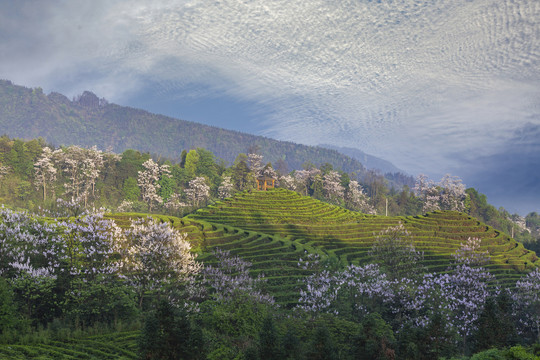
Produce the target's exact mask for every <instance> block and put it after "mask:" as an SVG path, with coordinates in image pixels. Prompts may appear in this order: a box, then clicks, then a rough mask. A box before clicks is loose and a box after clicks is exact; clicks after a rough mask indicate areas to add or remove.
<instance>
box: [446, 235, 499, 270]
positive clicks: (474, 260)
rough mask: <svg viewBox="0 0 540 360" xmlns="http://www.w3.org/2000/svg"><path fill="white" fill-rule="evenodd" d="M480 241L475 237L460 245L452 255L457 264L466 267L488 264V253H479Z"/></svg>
mask: <svg viewBox="0 0 540 360" xmlns="http://www.w3.org/2000/svg"><path fill="white" fill-rule="evenodd" d="M481 242H482V239H480V238H477V237H469V238H468V239H467V242H466V243H465V244H460V246H459V249H457V250H456V252H455V253H454V254H453V257H454V259H455V261H456V263H458V264H465V265H468V266H484V265H487V264H488V263H489V260H490V256H489V251H487V250H485V251H481V250H480V244H481Z"/></svg>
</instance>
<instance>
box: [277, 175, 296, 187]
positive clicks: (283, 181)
mask: <svg viewBox="0 0 540 360" xmlns="http://www.w3.org/2000/svg"><path fill="white" fill-rule="evenodd" d="M279 184H280V186H281V187H283V188H285V189H287V190H294V189H296V184H295V181H294V178H293V177H292V176H291V175H284V176H281V177H280V178H279Z"/></svg>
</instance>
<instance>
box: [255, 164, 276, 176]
mask: <svg viewBox="0 0 540 360" xmlns="http://www.w3.org/2000/svg"><path fill="white" fill-rule="evenodd" d="M258 176H268V177H271V178H272V179H277V178H278V174H277V172H276V171H275V170H274V168H273V167H272V164H270V163H268V164H266V165H265V166H264V167H263V168H262V169H261V170H260V171H259V173H258Z"/></svg>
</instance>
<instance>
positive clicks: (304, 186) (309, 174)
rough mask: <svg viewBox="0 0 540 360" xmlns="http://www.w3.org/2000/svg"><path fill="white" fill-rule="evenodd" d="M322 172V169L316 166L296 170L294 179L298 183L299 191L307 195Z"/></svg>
mask: <svg viewBox="0 0 540 360" xmlns="http://www.w3.org/2000/svg"><path fill="white" fill-rule="evenodd" d="M320 174H321V170H319V169H317V168H315V167H313V168H310V169H305V170H298V171H296V172H295V173H294V179H295V181H296V183H297V191H298V192H299V193H301V194H304V195H306V196H307V195H308V192H309V187H310V186H311V184H312V183H313V182H314V181H315V178H316V177H317V176H319V175H320Z"/></svg>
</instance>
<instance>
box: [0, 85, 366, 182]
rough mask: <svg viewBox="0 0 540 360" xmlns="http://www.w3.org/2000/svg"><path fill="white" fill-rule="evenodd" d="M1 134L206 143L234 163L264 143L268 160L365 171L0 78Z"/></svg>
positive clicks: (146, 146)
mask: <svg viewBox="0 0 540 360" xmlns="http://www.w3.org/2000/svg"><path fill="white" fill-rule="evenodd" d="M0 133H3V134H7V135H9V136H11V137H20V138H23V139H32V138H36V137H43V138H44V139H45V140H46V141H47V142H49V143H52V144H55V145H61V144H64V145H70V144H76V145H82V146H92V145H97V146H98V147H99V148H102V149H105V148H108V147H112V149H113V151H115V152H122V151H124V150H126V149H130V148H131V149H137V150H140V151H146V152H150V153H153V154H157V155H163V156H166V157H169V158H172V159H177V158H179V157H180V154H181V152H182V150H184V149H187V150H189V149H193V148H197V147H203V148H205V149H208V150H210V151H212V152H213V153H214V154H215V155H216V156H218V157H220V158H222V159H224V160H226V161H228V162H229V163H232V162H233V161H234V159H235V158H236V156H237V155H238V154H239V153H246V152H247V151H248V149H249V148H257V147H258V148H259V152H260V153H261V154H262V155H264V161H265V162H268V161H270V162H272V163H273V164H274V166H276V165H278V164H277V162H278V161H279V162H280V163H281V164H280V165H281V167H285V168H286V169H287V170H288V171H291V170H293V169H300V168H302V165H303V164H304V163H305V162H307V161H310V162H313V163H314V164H316V165H319V164H323V163H330V164H332V165H333V166H334V168H336V169H340V170H343V171H346V172H355V173H357V174H359V175H362V174H363V173H365V168H364V166H363V165H362V164H361V162H360V161H358V160H355V159H353V158H351V157H349V156H345V155H343V154H340V153H339V152H338V151H336V150H329V149H325V148H321V147H312V146H306V145H299V144H294V143H292V142H285V141H278V140H273V139H269V138H265V137H262V136H255V135H250V134H245V133H241V132H237V131H231V130H225V129H220V128H217V127H212V126H208V125H203V124H198V123H194V122H189V121H184V120H178V119H174V118H170V117H166V116H162V115H156V114H152V113H149V112H147V111H144V110H139V109H134V108H130V107H124V106H119V105H116V104H111V103H108V102H107V101H106V100H105V99H100V98H98V96H96V95H95V94H93V93H91V92H88V91H85V92H84V93H83V94H82V95H81V96H79V97H77V98H76V99H73V100H70V99H68V98H67V97H65V96H64V95H62V94H59V93H55V92H53V93H50V94H49V95H45V94H44V93H43V91H42V89H41V88H35V89H30V88H26V87H23V86H17V85H14V84H12V83H11V82H10V81H7V80H0Z"/></svg>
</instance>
